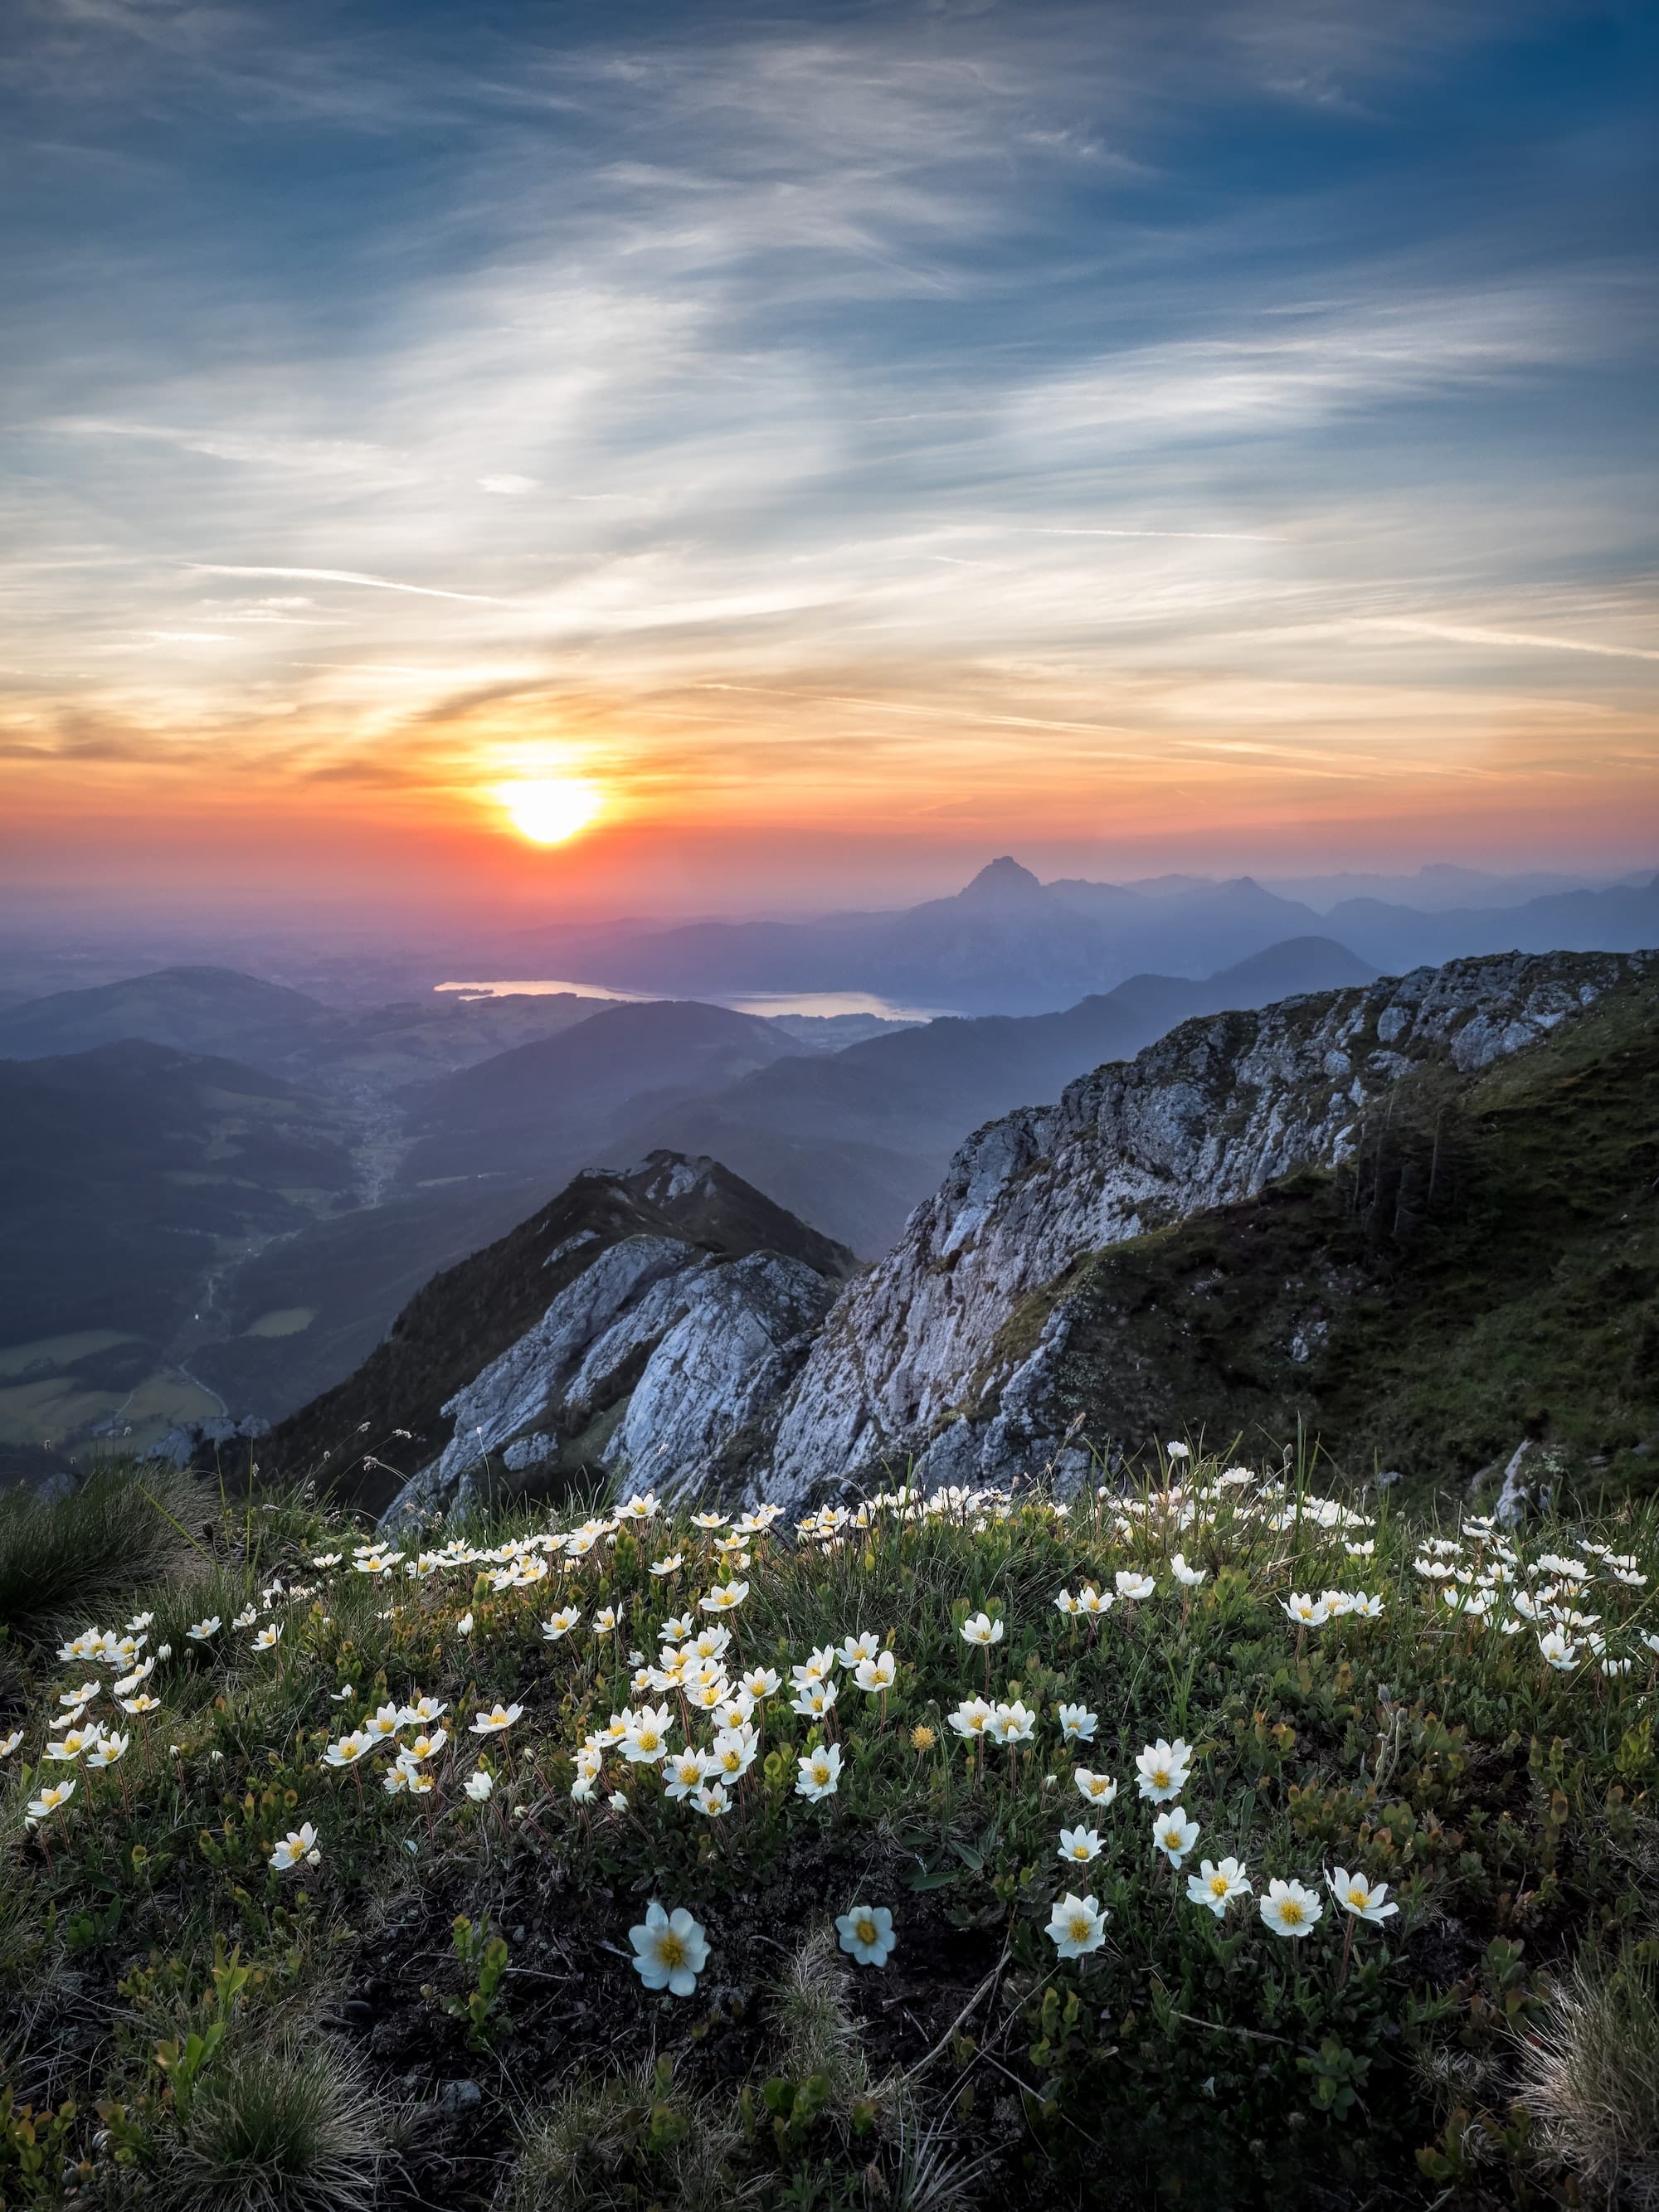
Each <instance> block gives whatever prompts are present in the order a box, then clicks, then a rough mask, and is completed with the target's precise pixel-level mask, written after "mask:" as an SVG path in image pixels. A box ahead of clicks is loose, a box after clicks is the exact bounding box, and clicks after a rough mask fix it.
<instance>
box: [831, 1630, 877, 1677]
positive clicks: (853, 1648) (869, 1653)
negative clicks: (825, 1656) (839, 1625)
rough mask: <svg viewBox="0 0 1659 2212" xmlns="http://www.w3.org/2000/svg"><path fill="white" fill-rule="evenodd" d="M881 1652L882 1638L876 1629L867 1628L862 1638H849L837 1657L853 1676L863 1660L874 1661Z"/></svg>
mask: <svg viewBox="0 0 1659 2212" xmlns="http://www.w3.org/2000/svg"><path fill="white" fill-rule="evenodd" d="M879 1650H881V1638H880V1637H878V1635H877V1634H876V1632H875V1631H874V1629H872V1628H866V1630H865V1631H864V1632H863V1634H862V1635H861V1636H849V1637H848V1638H846V1639H845V1641H844V1642H843V1643H842V1647H841V1649H840V1650H839V1651H838V1652H837V1653H836V1657H837V1658H838V1659H839V1660H840V1661H841V1663H842V1666H843V1667H845V1668H846V1669H847V1671H848V1674H853V1673H854V1672H855V1671H856V1669H857V1667H858V1664H859V1662H860V1660H861V1659H873V1658H874V1657H875V1656H876V1654H877V1653H878V1651H879Z"/></svg>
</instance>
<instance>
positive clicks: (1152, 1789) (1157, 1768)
mask: <svg viewBox="0 0 1659 2212" xmlns="http://www.w3.org/2000/svg"><path fill="white" fill-rule="evenodd" d="M1192 1763H1193V1753H1192V1747H1191V1745H1190V1744H1188V1743H1187V1742H1186V1741H1184V1740H1183V1739H1182V1737H1180V1736H1177V1737H1176V1740H1175V1741H1174V1742H1173V1743H1166V1742H1165V1741H1164V1738H1163V1737H1162V1736H1159V1738H1158V1741H1157V1742H1156V1743H1149V1744H1148V1745H1147V1746H1146V1749H1145V1750H1144V1751H1140V1752H1137V1753H1136V1754H1135V1766H1136V1769H1137V1771H1138V1772H1139V1777H1140V1780H1139V1790H1140V1794H1141V1796H1143V1797H1145V1798H1148V1799H1150V1801H1151V1802H1152V1803H1153V1804H1154V1805H1162V1804H1164V1803H1167V1802H1168V1801H1169V1800H1170V1798H1172V1797H1179V1796H1180V1795H1181V1793H1182V1790H1184V1789H1185V1788H1186V1786H1187V1776H1188V1772H1189V1771H1190V1770H1191V1767H1192Z"/></svg>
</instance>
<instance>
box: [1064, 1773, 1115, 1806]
mask: <svg viewBox="0 0 1659 2212" xmlns="http://www.w3.org/2000/svg"><path fill="white" fill-rule="evenodd" d="M1072 1779H1073V1781H1074V1782H1075V1783H1076V1784H1077V1786H1078V1788H1079V1790H1080V1791H1081V1792H1082V1793H1083V1795H1084V1796H1085V1798H1087V1800H1088V1802H1090V1804H1091V1805H1102V1806H1104V1805H1109V1804H1110V1803H1111V1802H1112V1800H1113V1798H1114V1797H1115V1796H1116V1795H1117V1784H1116V1783H1115V1782H1114V1781H1113V1779H1112V1778H1111V1776H1110V1775H1109V1774H1091V1772H1090V1771H1089V1769H1088V1768H1087V1767H1086V1766H1079V1768H1078V1769H1077V1771H1076V1772H1075V1773H1074V1774H1073V1777H1072Z"/></svg>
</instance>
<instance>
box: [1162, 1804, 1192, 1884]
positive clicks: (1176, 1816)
mask: <svg viewBox="0 0 1659 2212" xmlns="http://www.w3.org/2000/svg"><path fill="white" fill-rule="evenodd" d="M1197 1841H1198V1823H1197V1821H1196V1820H1188V1818H1187V1812H1186V1808H1185V1807H1184V1806H1182V1805H1171V1806H1170V1809H1169V1811H1168V1812H1167V1813H1160V1814H1158V1818H1157V1820H1154V1821H1153V1823H1152V1849H1153V1850H1155V1851H1162V1852H1163V1854H1164V1857H1165V1858H1166V1859H1168V1861H1169V1862H1170V1865H1171V1866H1172V1867H1174V1868H1175V1869H1176V1871H1177V1872H1179V1870H1180V1867H1181V1862H1182V1859H1184V1858H1185V1857H1186V1856H1187V1854H1188V1851H1189V1850H1191V1849H1192V1847H1193V1845H1194V1844H1195V1843H1196V1842H1197Z"/></svg>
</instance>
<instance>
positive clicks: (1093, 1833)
mask: <svg viewBox="0 0 1659 2212" xmlns="http://www.w3.org/2000/svg"><path fill="white" fill-rule="evenodd" d="M1060 1857H1061V1858H1063V1859H1075V1860H1076V1862H1077V1863H1078V1864H1079V1866H1086V1865H1087V1864H1088V1863H1089V1861H1090V1860H1091V1859H1094V1858H1098V1857H1100V1832H1099V1830H1098V1829H1097V1828H1083V1827H1078V1828H1062V1829H1061V1830H1060Z"/></svg>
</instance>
